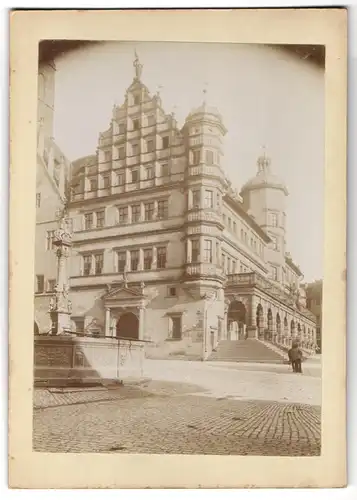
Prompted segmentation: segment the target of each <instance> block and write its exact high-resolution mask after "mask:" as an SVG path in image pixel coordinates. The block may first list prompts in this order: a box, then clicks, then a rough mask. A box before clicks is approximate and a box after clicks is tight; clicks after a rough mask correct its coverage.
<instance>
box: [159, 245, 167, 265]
mask: <svg viewBox="0 0 357 500" xmlns="http://www.w3.org/2000/svg"><path fill="white" fill-rule="evenodd" d="M165 267H166V247H158V248H157V268H158V269H164V268H165Z"/></svg>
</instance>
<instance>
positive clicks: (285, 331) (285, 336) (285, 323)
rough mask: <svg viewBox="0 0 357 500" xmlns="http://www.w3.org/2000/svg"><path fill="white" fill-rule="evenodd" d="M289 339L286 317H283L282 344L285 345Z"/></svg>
mask: <svg viewBox="0 0 357 500" xmlns="http://www.w3.org/2000/svg"><path fill="white" fill-rule="evenodd" d="M288 337H289V326H288V320H287V317H286V316H285V318H284V340H283V344H284V345H286V344H287V341H288Z"/></svg>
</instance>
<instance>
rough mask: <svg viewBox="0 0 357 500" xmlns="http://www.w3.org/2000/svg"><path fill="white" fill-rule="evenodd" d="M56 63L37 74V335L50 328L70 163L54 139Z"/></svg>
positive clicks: (46, 64) (49, 63) (45, 64)
mask: <svg viewBox="0 0 357 500" xmlns="http://www.w3.org/2000/svg"><path fill="white" fill-rule="evenodd" d="M55 72H56V67H55V63H54V62H53V61H48V62H46V63H43V64H41V65H40V67H39V72H38V126H37V167H36V168H37V172H36V235H35V245H36V249H35V255H36V258H35V273H34V275H35V283H34V292H35V299H34V300H35V314H34V316H35V319H34V333H36V334H38V333H41V334H42V333H48V332H49V331H50V329H51V320H50V316H49V303H50V298H51V297H52V295H53V292H54V287H55V285H56V279H57V276H56V273H57V264H56V255H55V252H54V248H53V246H52V243H53V237H54V231H55V230H56V229H57V227H58V217H59V214H60V213H61V211H62V210H63V208H64V204H65V201H66V197H65V194H66V191H68V179H69V172H70V164H69V162H68V160H66V158H65V157H64V155H63V153H62V152H61V150H60V149H59V147H58V146H57V145H56V143H55V141H54V139H53V137H52V136H53V115H54V95H55Z"/></svg>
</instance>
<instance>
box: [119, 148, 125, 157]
mask: <svg viewBox="0 0 357 500" xmlns="http://www.w3.org/2000/svg"><path fill="white" fill-rule="evenodd" d="M118 156H119V160H123V159H124V158H125V148H124V147H121V148H119V149H118Z"/></svg>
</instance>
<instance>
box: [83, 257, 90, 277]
mask: <svg viewBox="0 0 357 500" xmlns="http://www.w3.org/2000/svg"><path fill="white" fill-rule="evenodd" d="M91 270H92V256H91V255H84V256H83V274H84V276H89V274H90V273H91Z"/></svg>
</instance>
